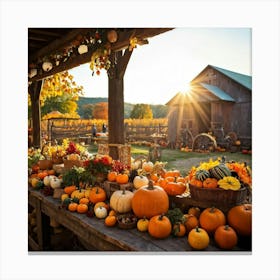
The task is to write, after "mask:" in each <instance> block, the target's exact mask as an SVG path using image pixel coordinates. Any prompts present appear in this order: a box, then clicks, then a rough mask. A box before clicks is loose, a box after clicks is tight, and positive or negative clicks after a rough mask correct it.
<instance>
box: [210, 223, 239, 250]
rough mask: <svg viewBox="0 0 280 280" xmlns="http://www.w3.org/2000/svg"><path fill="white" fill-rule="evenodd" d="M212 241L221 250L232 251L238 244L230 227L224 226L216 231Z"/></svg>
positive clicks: (235, 235)
mask: <svg viewBox="0 0 280 280" xmlns="http://www.w3.org/2000/svg"><path fill="white" fill-rule="evenodd" d="M214 240H215V242H216V243H217V245H218V246H219V247H220V248H221V249H226V250H232V249H233V248H234V247H235V246H236V244H237V242H238V237H237V234H236V232H235V230H234V229H233V228H232V227H230V226H229V225H224V226H219V227H218V228H217V229H216V231H215V234H214Z"/></svg>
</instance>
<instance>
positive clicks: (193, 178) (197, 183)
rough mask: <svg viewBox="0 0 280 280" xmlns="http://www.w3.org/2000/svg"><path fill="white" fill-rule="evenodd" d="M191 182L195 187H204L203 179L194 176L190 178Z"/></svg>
mask: <svg viewBox="0 0 280 280" xmlns="http://www.w3.org/2000/svg"><path fill="white" fill-rule="evenodd" d="M190 184H191V185H193V186H195V187H198V188H202V181H200V180H198V179H196V178H195V177H192V179H191V180H190Z"/></svg>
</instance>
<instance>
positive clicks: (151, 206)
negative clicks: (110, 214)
mask: <svg viewBox="0 0 280 280" xmlns="http://www.w3.org/2000/svg"><path fill="white" fill-rule="evenodd" d="M131 206H132V210H133V212H134V214H135V215H136V216H137V217H138V218H143V217H146V218H148V219H149V218H151V217H153V216H156V215H160V214H162V213H166V212H167V211H168V208H169V198H168V195H167V193H166V192H165V191H164V189H163V188H161V187H159V186H154V185H153V181H152V180H150V181H149V184H148V186H143V187H142V188H140V189H138V190H136V191H135V193H134V196H133V198H132V201H131Z"/></svg>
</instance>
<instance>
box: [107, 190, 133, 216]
mask: <svg viewBox="0 0 280 280" xmlns="http://www.w3.org/2000/svg"><path fill="white" fill-rule="evenodd" d="M133 195H134V194H133V192H131V191H127V190H118V191H114V192H113V194H112V195H111V198H110V207H111V208H112V209H113V210H115V211H116V212H117V213H126V212H129V211H130V210H131V207H132V206H131V201H132V198H133Z"/></svg>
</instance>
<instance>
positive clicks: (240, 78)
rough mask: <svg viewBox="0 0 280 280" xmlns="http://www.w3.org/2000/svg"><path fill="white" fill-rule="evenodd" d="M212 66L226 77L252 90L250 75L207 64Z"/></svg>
mask: <svg viewBox="0 0 280 280" xmlns="http://www.w3.org/2000/svg"><path fill="white" fill-rule="evenodd" d="M208 66H210V67H212V68H214V69H215V70H217V71H219V72H221V73H223V74H224V75H226V76H227V77H229V78H231V79H232V80H234V81H236V82H237V83H239V84H241V85H242V86H244V87H246V88H248V89H250V90H252V76H248V75H245V74H241V73H237V72H233V71H230V70H227V69H223V68H220V67H217V66H214V65H208Z"/></svg>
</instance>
